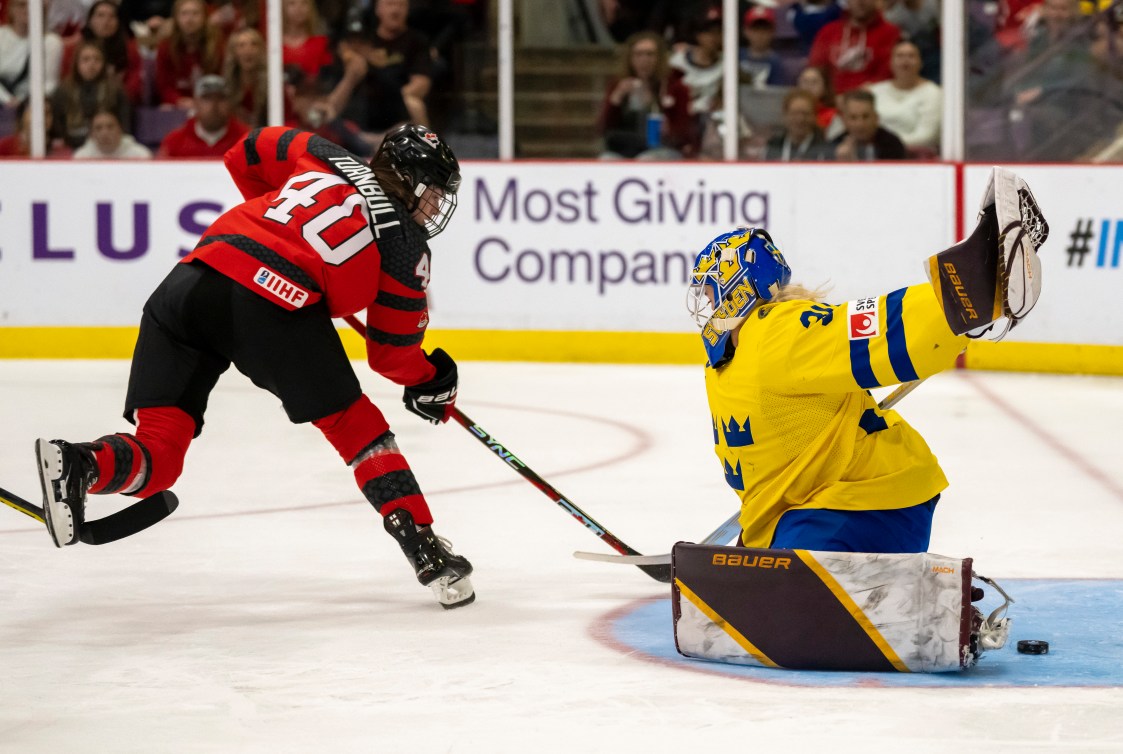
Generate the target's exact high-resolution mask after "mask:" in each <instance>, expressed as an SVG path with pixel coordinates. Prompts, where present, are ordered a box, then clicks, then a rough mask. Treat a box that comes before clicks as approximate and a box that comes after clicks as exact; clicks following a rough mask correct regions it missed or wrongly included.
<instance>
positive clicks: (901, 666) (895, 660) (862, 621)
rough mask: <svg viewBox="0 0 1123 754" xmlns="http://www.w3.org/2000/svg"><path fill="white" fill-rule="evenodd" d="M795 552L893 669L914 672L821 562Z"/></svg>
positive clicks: (802, 553)
mask: <svg viewBox="0 0 1123 754" xmlns="http://www.w3.org/2000/svg"><path fill="white" fill-rule="evenodd" d="M793 552H794V553H795V554H796V555H797V556H799V559H800V560H802V561H803V562H804V564H805V565H806V566H807V567H808V568H810V569H811V570H812V571H813V572H814V573H815V575H816V576H818V577H819V580H820V581H822V582H823V583H824V584H826V585H827V589H830V590H831V594H833V595H834V596H835V599H837V600H838V601H839V602H840V603H842V606H843V607H845V608H846V610H847V612H849V613H850V615H851V616H852V617H853V618H854V620H855V621H856V622H857V624H858V625H859V626H861V627H862V630H863V631H865V632H866V635H867V636H869V637H870V640H871V641H872V642H873V643H874V644H876V645H877V648H878V649H880V650H881V653H882V654H883V655H885V659H886V660H889V662H890V663H891V664H892V665H893V667H895V668H896V669H897V670H899V671H900V672H902V673H909V672H912V671H910V670H909V666H908V665H906V664H905V663H904V662H902V661H901V658H900V657H898V656H897V653H896V652H894V651H893V647H891V646H889V642H887V641H886V640H885V637H884V636H882V635H881V632H880V631H878V630H877V627H876V626H874V625H873V624H872V623H870V619H869V618H867V617H866V614H865V613H863V612H862V608H860V607H858V603H856V602H855V601H854V599H853V598H852V597H851V596H850V595H849V594H848V593H847V591H846V590H845V589H843V588H842V586H841V585H840V584H839V583H838V582H837V581H835V579H834V576H831V574H830V573H829V572H828V571H827V569H825V568H823V566H822V565H820V564H819V561H817V560H815V558H813V557H811V553H810V552H808V551H807V550H793Z"/></svg>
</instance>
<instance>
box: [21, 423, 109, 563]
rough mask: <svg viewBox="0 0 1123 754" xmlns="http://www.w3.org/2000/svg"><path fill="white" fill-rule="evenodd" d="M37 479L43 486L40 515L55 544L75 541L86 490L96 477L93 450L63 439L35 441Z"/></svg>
mask: <svg viewBox="0 0 1123 754" xmlns="http://www.w3.org/2000/svg"><path fill="white" fill-rule="evenodd" d="M35 458H36V460H37V461H38V463H39V481H40V483H41V484H42V486H43V518H44V519H45V520H46V523H47V531H48V532H49V533H50V535H51V539H53V540H54V542H55V547H65V546H66V545H72V544H74V543H75V542H77V541H78V535H79V533H80V532H81V529H82V524H83V523H85V520H86V490H88V489H89V488H90V486H91V485H93V483H94V482H96V481H97V464H96V463H95V462H94V458H93V454H91V453H90V452H89V451H88V450H86V449H85V448H83V447H82V446H80V445H71V444H70V443H68V442H66V441H64V440H44V439H42V438H40V439H39V440H36V441H35Z"/></svg>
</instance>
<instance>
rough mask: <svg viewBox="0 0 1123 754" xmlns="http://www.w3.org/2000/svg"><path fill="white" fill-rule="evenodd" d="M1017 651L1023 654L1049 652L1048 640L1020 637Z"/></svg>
mask: <svg viewBox="0 0 1123 754" xmlns="http://www.w3.org/2000/svg"><path fill="white" fill-rule="evenodd" d="M1018 653H1019V654H1023V655H1047V654H1049V642H1047V641H1039V640H1037V639H1022V640H1021V641H1019V642H1018Z"/></svg>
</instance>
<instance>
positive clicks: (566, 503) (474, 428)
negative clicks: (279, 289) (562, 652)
mask: <svg viewBox="0 0 1123 754" xmlns="http://www.w3.org/2000/svg"><path fill="white" fill-rule="evenodd" d="M343 319H344V321H346V322H347V324H349V325H350V326H351V327H352V328H353V329H354V330H355V332H357V333H358V334H359V335H360V336H361V337H362V338H363V339H364V340H366V327H365V326H364V325H363V323H362V322H361V321H359V318H358V317H355V316H352V315H348V316H346V317H344V318H343ZM449 417H450V418H451V419H453V420H455V421H456V423H457V424H459V425H460V426H462V427H464V429H466V430H468V431H469V432H470V433H471V434H472V436H473V437H475V438H476V439H477V440H479V441H480V442H481V443H483V445H484V446H485V447H486V448H487V449H488V450H490V451H491V452H493V453H495V455H497V456H498V457H499V458H500V460H502V461H503V462H504V463H506V464H507V465H508V466H510V467H511V468H512V469H514V470H515V471H517V472H518V473H519V475H520V476H522V477H523V478H524V479H526V480H527V481H528V482H530V483H531V484H533V485H534V486H535V487H537V488H538V490H539V491H540V492H542V493H543V494H544V495H546V497H548V498H550V499H551V500H553V501H554V502H555V503H557V504H558V505H559V506H560V507H561V508H562V509H564V510H565V511H567V512H568V513H569V514H570V515H571V516H573V517H574V518H575V519H577V520H578V521H579V522H581V524H583V525H584V526H585V528H586V529H588V530H589V531H591V532H592V533H593V534H596V535H597V537H599V538H600V540H601V541H602V542H604V543H605V544H607V545H608V546H609V547H611V548H612V549H613V550H616V552H618V553H620V554H621V555H622V556H626V557H636V556H638V557H643V555H642V554H641V553H640V552H639V551H638V550H636V549H634V548H632V547H629V546H628V545H626V544H625V543H624V542H622V541H621V540H620V538H619V537H617V536H616V535H615V534H613V533H612V532H610V531H609V530H608V529H606V528H605V527H604V526H602V525H601V524H600V523H599V522H598V521H597V520H596V519H595V518H593V517H592V516H590V515H589V514H588V513H586V512H585V511H583V510H581V509H580V508H579V507H578V506H577V504H576V503H574V502H572V501H571V500H569V498H567V497H566V496H565V495H563V494H561V493H560V492H558V491H557V490H556V489H554V487H552V486H551V485H550V483H549V482H547V481H546V480H545V479H543V478H542V477H540V476H538V474H536V473H535V472H534V470H533V469H531V468H530V467H529V466H527V465H526V464H525V463H523V462H522V461H521V460H519V459H518V458H517V457H516V456H515V454H514V453H512V452H511V451H510V450H508V449H507V447H506V446H505V445H503V444H502V443H500V442H499V441H498V440H496V439H495V437H494V436H492V435H491V433H490V432H488V431H487V430H485V429H484V428H483V427H481V426H480V425H479V424H476V423H475V422H474V421H472V420H471V419H470V418H468V416H467V415H466V414H465V413H464V412H463V411H461V410H460V409H458V408H456V407H455V406H453V407H452V410H451V411H450V413H449ZM635 565H636V566H637V567H638V568H639V569H640V570H641V571H643V572H644V573H646V574H647V575H648V576H650V577H651V578H653V579H655V580H656V581H661V582H663V583H664V584H669V583H671V566H670V561H669V560H668V561H667V563H666V564H653V565H648V564H645V563H636V564H635Z"/></svg>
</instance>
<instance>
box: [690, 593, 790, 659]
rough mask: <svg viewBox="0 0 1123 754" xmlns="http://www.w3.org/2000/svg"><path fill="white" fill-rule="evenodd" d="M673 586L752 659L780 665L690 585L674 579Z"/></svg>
mask: <svg viewBox="0 0 1123 754" xmlns="http://www.w3.org/2000/svg"><path fill="white" fill-rule="evenodd" d="M675 586H677V587H678V590H679V593H680V594H681V595H682V596H683V597H686V599H688V600H690V604H692V605H694V607H696V608H698V609H699V610H701V611H702V613H703V614H704V615H705V616H706V617H707V618H709V619H710V620H712V621H713V622H714V625H715V626H717V627H718V628H720V629H721V630H722V631H724V632H725V633H727V634H729V636H730V637H731V638H732V639H733V641H735V642H737V644H738V645H740V647H741V649H743V650H745V651H746V652H748V653H749V654H750V655H752V658H753V659H754V660H756V661H757V662H759V663H760V664H761V665H764V666H766V667H770V668H779V667H780V666H779V665H777V664H776V663H774V662H772V660H771V659H769V657H768V655H766V654H764V652H761V651H760V650H759V649H757V647H756V645H755V644H753V643H752V642H751V641H749V640H748V639H746V638H745V636H744V634H742V633H741V632H740V631H738V630H737V629H735V628H734V627H733V626H732V625H730V623H729V621H727V620H726V619H725V618H722V617H721V616H720V615H718V614H717V613H716V612H714V610H713V608H711V607H710V606H709V605H707V604H706V603H705V602H704V601H703V600H702V598H701V597H699V596H698V595H697V594H695V593H694V592H692V591H690V587H688V586H687V585H686V584H684V583H682V580H681V579H675Z"/></svg>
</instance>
